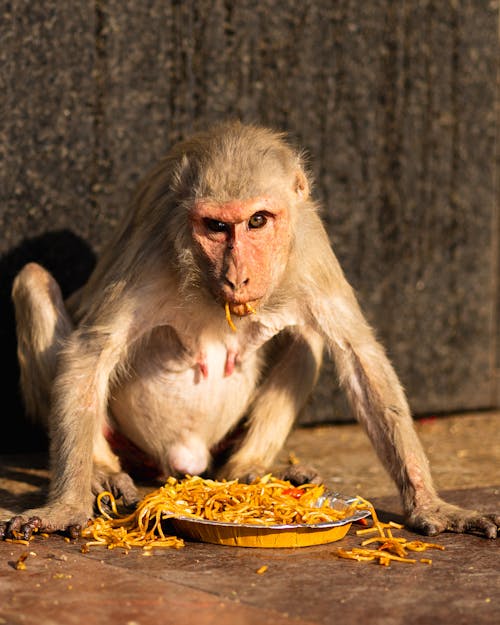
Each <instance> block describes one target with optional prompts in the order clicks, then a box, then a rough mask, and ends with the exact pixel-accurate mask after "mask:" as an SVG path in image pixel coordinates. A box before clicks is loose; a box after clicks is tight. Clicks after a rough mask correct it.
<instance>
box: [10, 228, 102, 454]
mask: <svg viewBox="0 0 500 625" xmlns="http://www.w3.org/2000/svg"><path fill="white" fill-rule="evenodd" d="M31 261H34V262H37V263H40V264H41V265H43V266H44V267H45V268H46V269H48V270H49V271H50V272H51V273H52V275H53V276H54V278H55V279H56V280H57V282H58V283H59V285H60V287H61V290H62V293H63V296H64V297H67V296H68V295H69V294H71V293H72V292H73V291H75V290H76V289H77V288H79V287H80V286H82V285H83V284H85V282H86V281H87V279H88V277H89V275H90V273H91V271H92V269H93V267H94V265H95V262H96V257H95V254H94V253H93V251H92V250H91V248H90V246H89V245H88V243H87V242H86V241H84V240H83V239H82V238H81V237H79V236H78V235H76V234H74V233H73V232H71V231H70V230H58V231H54V232H47V233H45V234H42V235H40V236H37V237H34V238H31V239H25V240H24V241H22V243H21V244H20V245H18V246H17V247H15V248H13V249H12V250H10V251H9V253H7V254H5V255H3V256H2V257H0V345H1V352H0V365H1V366H2V370H3V374H2V378H3V385H2V408H3V414H4V418H3V423H2V436H1V437H0V453H24V452H29V451H40V450H44V449H46V447H47V437H46V435H45V433H44V431H43V430H42V429H41V428H39V427H36V426H35V425H33V424H32V423H31V422H30V421H29V420H28V419H27V418H26V416H25V413H24V407H23V404H22V400H21V395H20V392H19V367H18V363H17V354H16V328H15V318H14V308H13V305H12V300H11V289H12V283H13V281H14V278H15V276H16V274H17V273H18V272H19V270H20V269H21V268H22V267H23V266H24V265H25V264H26V263H28V262H31Z"/></svg>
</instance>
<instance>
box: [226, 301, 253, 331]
mask: <svg viewBox="0 0 500 625" xmlns="http://www.w3.org/2000/svg"><path fill="white" fill-rule="evenodd" d="M224 309H225V311H226V320H227V322H228V324H229V327H230V328H231V330H233V331H234V332H236V326H235V325H234V323H233V320H232V318H231V313H233V314H234V315H236V316H238V317H246V316H247V315H255V314H256V313H257V310H256V309H255V308H254V307H253V306H252V304H250V303H249V302H246V303H245V304H230V303H229V302H226V304H225V306H224Z"/></svg>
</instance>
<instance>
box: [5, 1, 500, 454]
mask: <svg viewBox="0 0 500 625" xmlns="http://www.w3.org/2000/svg"><path fill="white" fill-rule="evenodd" d="M498 9H499V7H498V2H496V1H488V2H487V1H483V0H470V1H465V0H463V1H462V0H443V1H438V0H406V1H405V2H397V1H395V0H367V1H366V2H358V1H357V0H338V1H335V2H332V1H331V0H316V1H313V0H286V1H283V2H274V1H273V0H262V1H259V2H254V1H251V0H238V1H236V0H229V1H221V0H202V1H196V0H186V1H182V2H177V1H175V0H149V1H147V2H137V0H135V1H132V0H120V1H118V0H97V1H92V2H90V1H88V2H86V1H85V0H83V1H76V0H65V1H64V2H62V1H61V0H59V1H57V0H43V1H40V2H36V3H33V2H31V1H30V0H13V1H12V2H9V3H4V4H3V8H2V9H0V11H2V12H3V14H2V15H0V41H1V45H0V102H1V115H0V232H1V237H0V315H1V319H0V321H1V325H0V339H1V345H2V351H1V357H0V358H1V361H2V365H3V367H4V369H5V370H6V371H7V373H6V376H4V380H5V384H4V385H3V414H4V434H5V436H4V437H3V442H2V443H0V446H4V447H5V448H6V449H15V448H17V446H19V447H23V448H24V447H26V445H27V444H28V442H29V440H30V436H31V434H30V430H29V429H27V428H26V424H25V422H24V421H23V419H22V407H21V406H20V403H19V397H18V394H17V376H18V372H17V364H16V359H15V336H14V325H13V314H12V309H11V304H10V295H9V293H10V287H11V283H12V278H13V276H14V275H15V273H16V272H17V271H18V270H19V268H20V267H21V266H22V265H23V264H24V263H25V262H26V261H28V260H38V261H40V262H42V263H43V264H45V265H46V266H47V267H48V268H49V269H51V270H52V272H53V273H54V275H55V276H56V277H57V279H58V280H59V281H60V283H61V284H62V287H63V289H64V292H65V293H69V292H71V291H72V290H73V289H74V288H76V287H77V286H78V285H80V284H81V283H82V282H83V281H84V280H85V278H86V276H87V275H88V273H89V271H90V270H91V268H92V266H93V263H94V262H95V255H96V254H98V253H99V250H100V249H102V247H103V246H104V245H105V244H106V241H107V238H108V236H109V234H110V232H111V230H112V228H113V227H114V225H115V224H116V222H117V220H118V218H119V216H120V215H121V214H122V212H123V210H124V207H125V205H126V202H127V199H128V198H129V196H130V193H131V190H132V189H133V188H134V185H135V184H136V182H137V181H138V179H139V178H140V177H141V176H142V175H143V174H144V173H145V172H146V170H147V169H148V168H149V167H150V166H151V165H152V164H153V163H154V162H155V161H156V159H158V158H159V157H160V156H161V155H162V154H163V153H164V152H165V151H166V150H167V149H168V148H169V146H170V145H171V144H172V143H173V142H174V141H176V140H177V139H179V138H181V137H183V136H184V135H185V134H187V133H189V132H190V131H192V130H194V129H197V128H200V127H204V126H205V125H207V124H208V123H210V122H212V121H214V120H218V119H222V118H225V117H228V116H231V117H239V118H241V119H243V120H247V121H253V122H260V123H264V124H270V125H272V126H273V127H275V128H278V129H284V130H286V131H288V132H289V133H290V135H291V137H292V139H293V140H294V141H296V142H298V143H299V144H301V145H303V146H304V147H305V148H306V149H307V151H308V153H309V155H310V164H311V167H312V170H313V172H314V174H315V176H316V187H315V193H316V195H317V197H318V198H319V199H320V200H321V201H322V203H323V206H324V216H325V220H326V222H327V225H328V230H329V233H330V236H331V240H332V243H333V245H334V247H335V249H336V251H337V254H338V256H339V258H340V260H341V262H342V264H343V266H344V268H345V271H346V273H347V275H348V277H349V279H350V280H351V282H352V284H353V285H354V287H355V288H356V290H357V292H358V294H359V297H360V300H361V303H362V306H363V308H364V310H365V312H366V314H367V316H368V318H369V319H370V321H371V322H372V323H373V324H374V325H375V327H376V328H377V330H378V335H379V337H380V339H381V340H382V341H383V343H384V344H385V346H386V347H387V349H388V352H389V354H390V356H391V358H392V360H393V362H394V364H395V366H396V368H397V370H398V372H399V374H400V376H401V378H402V380H403V383H404V384H405V386H406V388H407V390H408V394H409V398H410V402H411V405H412V408H413V410H414V412H415V413H417V414H423V413H429V412H447V411H456V410H467V409H471V408H474V409H477V408H486V407H490V406H494V405H495V406H496V405H498V402H497V384H496V375H495V374H496V360H497V358H496V345H497V341H496V337H497V278H496V276H497V264H498V259H497V244H498V226H497V208H498V200H499V193H498V178H497V174H498V154H497V151H496V147H495V146H496V140H497V137H498V126H499V123H498V122H499V115H498V85H497V72H498V61H499V41H498ZM333 376H334V371H333V366H332V364H331V363H330V362H327V363H326V366H325V369H324V373H323V375H322V378H321V381H320V385H319V387H318V390H317V392H316V393H315V396H314V399H313V401H312V402H311V404H310V406H309V408H308V410H307V412H306V414H305V415H304V417H303V422H317V421H327V420H332V419H345V418H349V414H348V411H347V410H346V408H345V407H344V405H343V403H342V400H339V399H338V394H337V391H336V388H335V384H334V383H333V381H332V380H333Z"/></svg>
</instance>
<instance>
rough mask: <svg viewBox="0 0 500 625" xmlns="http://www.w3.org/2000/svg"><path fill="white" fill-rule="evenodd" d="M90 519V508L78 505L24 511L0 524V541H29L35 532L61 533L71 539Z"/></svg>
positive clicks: (54, 505)
mask: <svg viewBox="0 0 500 625" xmlns="http://www.w3.org/2000/svg"><path fill="white" fill-rule="evenodd" d="M91 517H92V509H91V507H90V508H89V509H86V508H85V506H84V505H79V504H72V505H69V504H65V503H53V504H49V505H47V506H44V507H42V508H34V509H32V510H26V512H23V514H22V515H19V516H14V517H12V518H11V519H10V520H9V521H7V522H5V523H0V539H5V538H14V539H16V538H17V539H22V540H29V539H30V538H31V536H32V534H33V532H36V531H38V532H47V533H53V532H58V531H62V532H65V533H66V534H68V535H69V536H70V537H71V538H76V537H77V536H78V535H79V534H80V531H81V529H82V527H83V526H84V525H85V524H86V523H87V521H88V520H89V519H90V518H91Z"/></svg>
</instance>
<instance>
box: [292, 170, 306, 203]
mask: <svg viewBox="0 0 500 625" xmlns="http://www.w3.org/2000/svg"><path fill="white" fill-rule="evenodd" d="M293 190H294V191H295V193H296V194H297V195H298V197H299V198H300V199H301V200H307V198H308V197H309V183H308V181H307V178H306V175H305V174H304V172H303V171H302V169H297V171H296V172H295V178H294V181H293Z"/></svg>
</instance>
